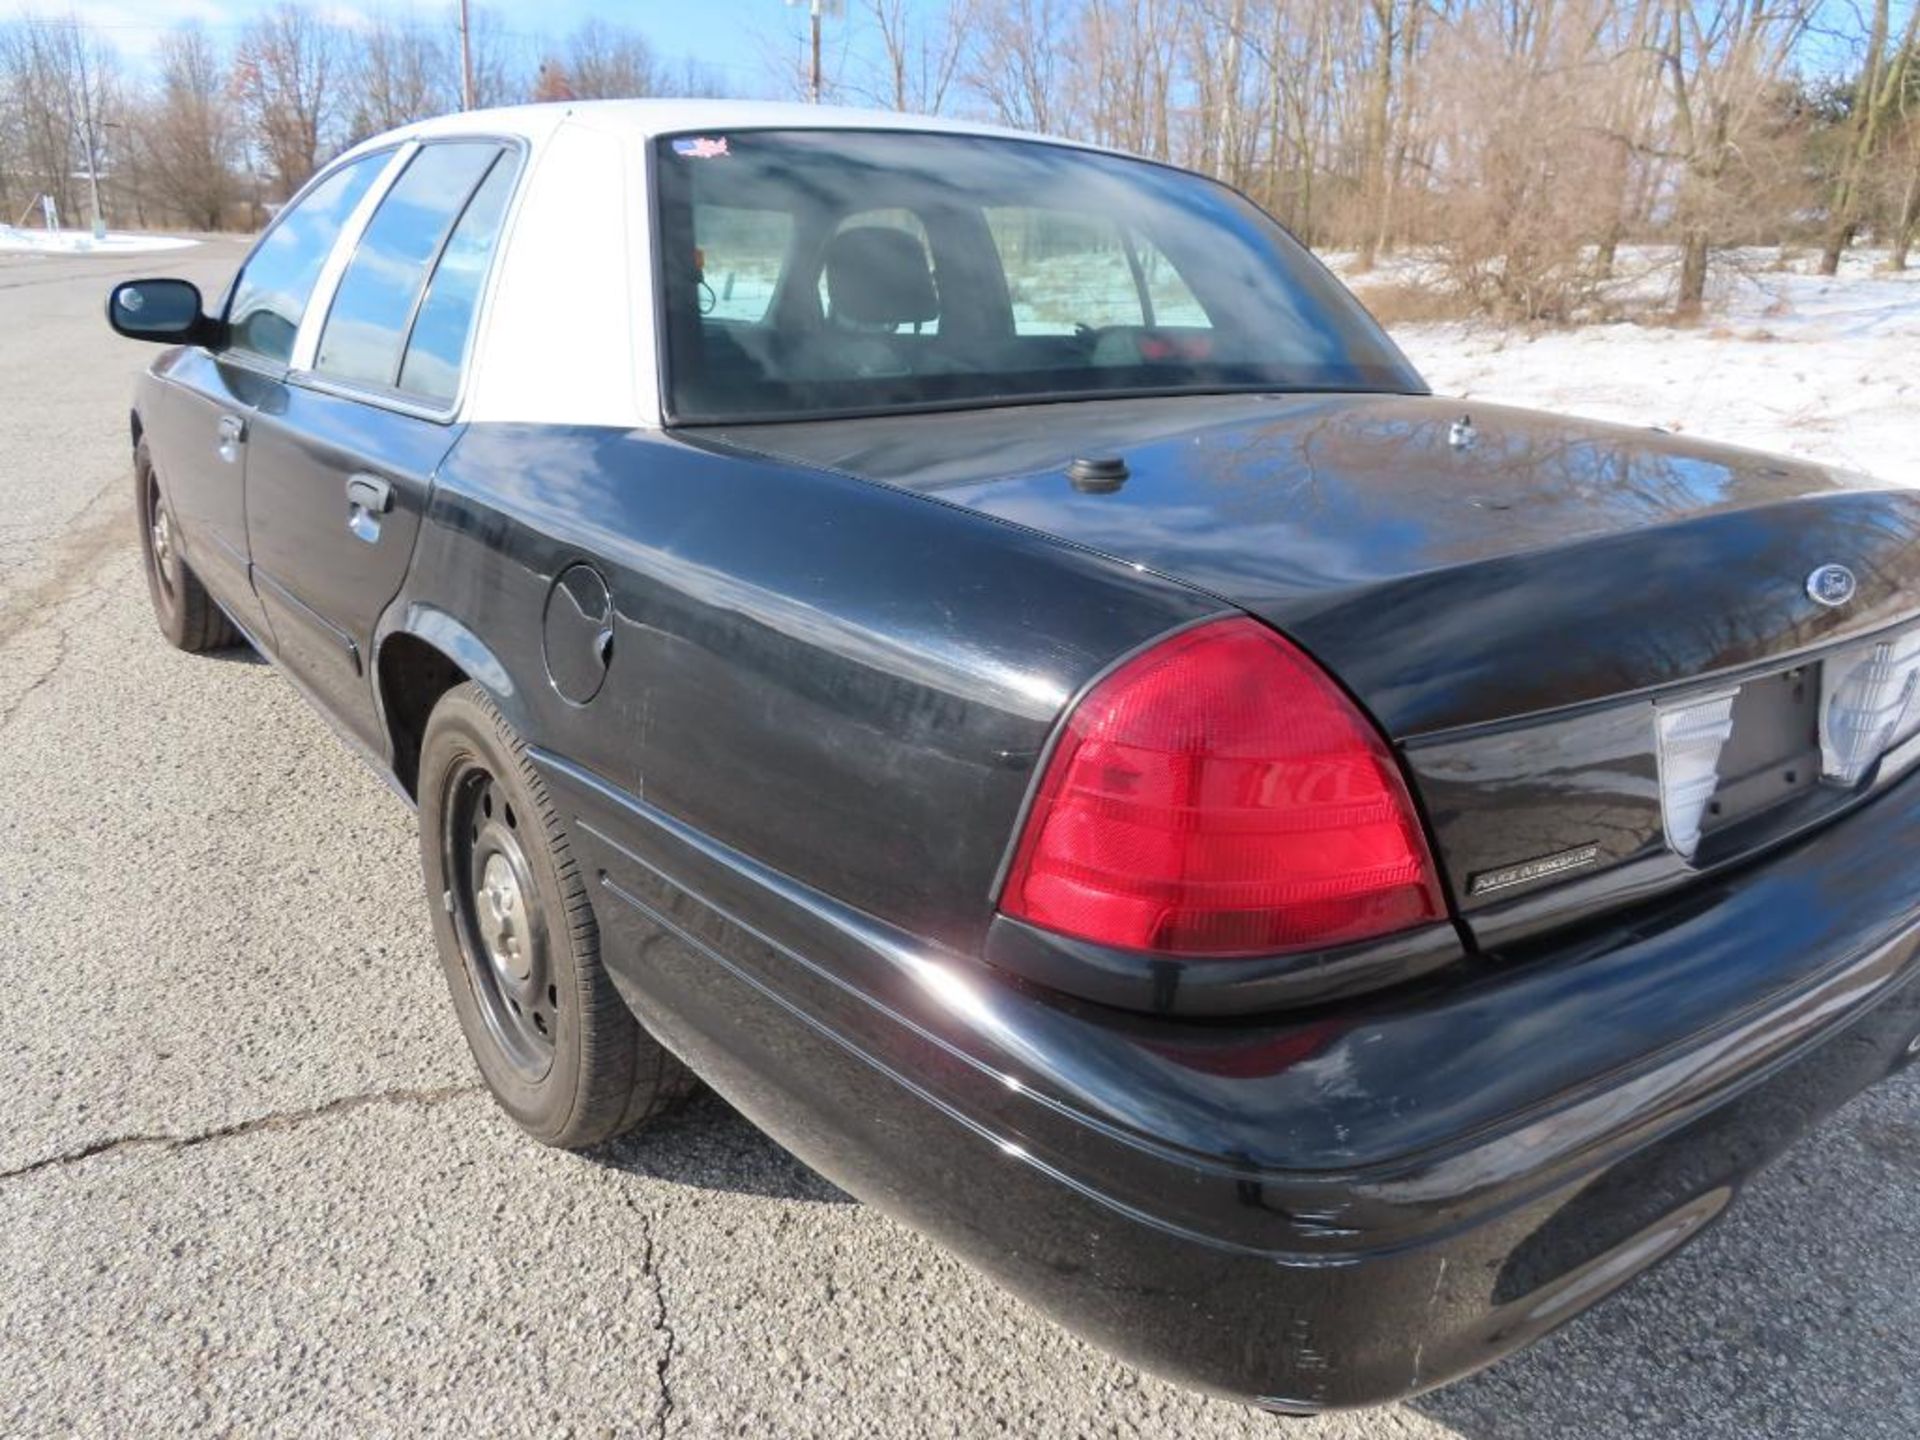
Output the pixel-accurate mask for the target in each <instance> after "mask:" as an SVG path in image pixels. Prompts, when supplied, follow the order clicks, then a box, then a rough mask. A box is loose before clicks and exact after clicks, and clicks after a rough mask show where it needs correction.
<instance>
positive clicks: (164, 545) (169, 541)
mask: <svg viewBox="0 0 1920 1440" xmlns="http://www.w3.org/2000/svg"><path fill="white" fill-rule="evenodd" d="M153 558H154V559H155V560H157V561H158V562H159V563H160V564H161V565H168V564H171V563H172V561H173V526H172V525H171V524H170V523H169V522H168V520H167V512H166V511H164V510H160V511H157V512H156V513H155V514H154V517H153Z"/></svg>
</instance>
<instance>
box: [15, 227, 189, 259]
mask: <svg viewBox="0 0 1920 1440" xmlns="http://www.w3.org/2000/svg"><path fill="white" fill-rule="evenodd" d="M199 243H200V242H199V241H198V240H187V239H183V238H182V237H180V236H177V235H135V234H132V233H130V232H128V231H125V230H109V231H108V232H107V233H106V235H105V236H104V237H102V238H101V239H97V240H96V239H95V238H94V236H93V232H92V231H90V230H34V229H24V228H21V227H19V226H16V225H0V254H10V255H140V254H144V253H146V252H148V251H153V250H185V249H187V248H188V247H189V246H193V245H198V244H199Z"/></svg>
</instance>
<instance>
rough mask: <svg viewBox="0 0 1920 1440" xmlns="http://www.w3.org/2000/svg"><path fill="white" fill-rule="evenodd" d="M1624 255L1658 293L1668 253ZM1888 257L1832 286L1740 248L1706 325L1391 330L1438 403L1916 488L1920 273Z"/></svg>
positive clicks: (1865, 258)
mask: <svg viewBox="0 0 1920 1440" xmlns="http://www.w3.org/2000/svg"><path fill="white" fill-rule="evenodd" d="M1626 258H1627V259H1628V260H1629V263H1632V262H1633V261H1635V260H1637V261H1640V262H1643V263H1642V265H1641V268H1640V269H1639V270H1638V272H1637V273H1636V274H1635V275H1634V276H1633V277H1632V278H1631V279H1630V280H1629V281H1627V282H1625V285H1624V286H1623V288H1627V289H1629V290H1630V292H1631V293H1637V294H1639V295H1641V296H1644V297H1647V298H1657V297H1658V296H1659V295H1660V294H1661V293H1662V291H1663V287H1665V286H1666V284H1667V283H1668V281H1669V279H1670V274H1669V272H1668V271H1667V268H1666V262H1665V260H1664V257H1659V256H1656V255H1650V254H1649V253H1648V252H1641V253H1640V254H1639V255H1638V256H1632V257H1626ZM1883 262H1884V256H1883V255H1880V254H1874V253H1856V254H1852V255H1849V256H1848V257H1847V259H1846V263H1845V264H1844V265H1843V266H1842V268H1841V273H1840V274H1839V275H1838V276H1836V277H1834V278H1832V279H1827V278H1824V277H1822V276H1819V275H1816V274H1814V273H1812V270H1813V264H1812V259H1811V257H1804V258H1801V259H1797V260H1792V261H1789V262H1787V263H1786V264H1785V265H1782V263H1781V261H1780V260H1779V259H1778V258H1777V257H1776V256H1775V255H1774V254H1773V252H1770V251H1769V252H1743V253H1739V254H1736V255H1734V256H1731V257H1729V258H1728V261H1727V263H1725V264H1723V265H1722V266H1721V267H1720V271H1719V274H1718V278H1717V280H1716V284H1715V289H1714V293H1712V294H1711V295H1710V296H1709V301H1710V303H1709V311H1708V314H1707V315H1706V316H1705V317H1704V318H1703V319H1702V320H1701V321H1700V322H1699V323H1698V324H1696V325H1689V326H1674V325H1667V324H1661V323H1657V322H1656V323H1647V324H1639V323H1618V324H1607V325H1588V326H1579V327H1573V328H1569V329H1563V330H1553V329H1550V330H1542V331H1538V332H1535V333H1528V332H1525V331H1522V330H1518V329H1510V328H1506V327H1494V326H1489V325H1485V324H1474V323H1448V324H1409V325H1397V326H1394V327H1393V336H1394V339H1395V340H1397V341H1398V342H1399V343H1400V346H1401V348H1402V349H1404V350H1405V351H1406V352H1407V355H1408V357H1409V358H1410V359H1411V360H1412V361H1413V363H1414V364H1415V365H1416V366H1417V367H1418V368H1419V369H1420V371H1421V373H1422V374H1423V375H1425V376H1426V378H1427V381H1428V383H1429V384H1431V385H1432V386H1433V388H1434V391H1435V392H1436V393H1437V394H1442V395H1459V396H1463V397H1466V398H1467V399H1470V400H1471V399H1482V400H1487V401H1493V402H1498V403H1502V404H1514V405H1526V406H1532V407H1535V408H1538V409H1543V410H1559V411H1564V412H1566V413H1569V414H1575V415H1585V416H1590V417H1592V418H1594V419H1598V420H1615V421H1622V422H1625V423H1628V424H1634V425H1661V426H1665V427H1666V428H1668V429H1670V430H1676V431H1680V432H1683V433H1685V434H1689V435H1698V436H1701V437H1702V438H1706V439H1712V440H1724V441H1730V442H1732V443H1734V444H1739V445H1751V446H1755V447H1757V448H1759V449H1763V450H1776V451H1783V452H1785V453H1787V454H1790V455H1797V456H1801V457H1803V458H1805V459H1809V460H1814V461H1819V462H1821V463H1824V464H1829V465H1835V466H1839V467H1843V468H1846V469H1850V470H1857V471H1861V472H1864V473H1866V474H1868V475H1872V476H1874V477H1876V478H1878V479H1880V480H1883V481H1886V482H1889V483H1894V484H1904V485H1915V486H1920V271H1907V272H1905V273H1901V274H1896V273H1892V272H1888V271H1885V270H1883V269H1880V268H1878V267H1879V266H1880V265H1881V264H1882V263H1883ZM1407 263H1408V265H1409V267H1410V268H1411V267H1412V266H1417V265H1418V262H1417V261H1414V262H1407ZM1336 268H1338V267H1336ZM1370 278H1376V279H1378V278H1391V277H1370Z"/></svg>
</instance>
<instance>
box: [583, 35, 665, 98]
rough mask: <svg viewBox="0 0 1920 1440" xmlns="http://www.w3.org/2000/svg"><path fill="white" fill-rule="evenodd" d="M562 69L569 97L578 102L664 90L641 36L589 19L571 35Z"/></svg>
mask: <svg viewBox="0 0 1920 1440" xmlns="http://www.w3.org/2000/svg"><path fill="white" fill-rule="evenodd" d="M566 68H567V76H568V79H569V80H570V82H571V85H572V90H573V94H574V96H575V97H577V98H579V99H581V100H612V99H624V98H628V97H637V96H645V95H658V94H660V93H661V92H662V90H663V89H664V88H665V86H664V85H663V83H662V81H663V77H662V75H661V71H660V66H659V63H658V62H657V61H656V60H655V58H654V54H653V47H652V46H651V45H649V44H647V42H646V39H645V37H644V36H642V35H641V34H640V33H639V32H638V31H635V30H630V29H628V28H627V27H626V26H624V25H613V24H610V23H608V22H607V21H605V20H598V19H595V20H589V21H587V22H586V23H585V24H584V25H582V26H581V27H580V28H579V29H578V30H576V31H574V32H573V35H572V37H571V38H570V39H569V40H568V42H567V49H566Z"/></svg>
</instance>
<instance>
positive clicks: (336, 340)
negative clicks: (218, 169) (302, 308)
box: [314, 144, 501, 389]
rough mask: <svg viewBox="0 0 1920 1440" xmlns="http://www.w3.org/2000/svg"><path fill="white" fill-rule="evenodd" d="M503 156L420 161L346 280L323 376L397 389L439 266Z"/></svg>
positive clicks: (320, 363)
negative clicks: (469, 204)
mask: <svg viewBox="0 0 1920 1440" xmlns="http://www.w3.org/2000/svg"><path fill="white" fill-rule="evenodd" d="M500 154H501V151H500V147H499V146H497V145H493V144H446V145H428V146H426V147H425V148H423V149H422V150H421V151H420V152H419V153H418V154H416V155H415V156H414V157H413V159H412V160H411V161H410V162H409V163H408V165H407V168H406V171H405V172H404V173H403V174H402V175H401V176H400V178H399V179H398V180H396V181H394V183H393V188H392V189H390V190H389V191H388V192H387V194H386V196H385V197H384V198H383V199H382V200H381V201H380V208H379V209H377V210H375V211H374V212H373V219H372V220H370V221H369V222H368V224H367V228H366V232H365V233H364V234H362V235H361V237H360V243H359V244H358V245H357V246H356V247H355V249H354V252H353V259H352V260H351V261H350V262H349V263H348V265H347V268H346V271H345V273H344V274H342V276H341V277H340V288H339V289H338V290H337V291H335V292H334V297H333V308H332V309H331V310H329V311H328V313H327V326H326V329H325V330H323V331H322V332H321V335H320V353H319V356H318V357H317V358H316V359H315V361H314V369H315V371H317V372H318V373H319V374H322V375H325V376H328V377H329V378H331V379H335V380H345V381H348V382H350V383H353V384H357V385H370V386H374V387H377V388H380V389H392V388H394V387H395V386H396V385H397V383H398V380H399V374H400V360H401V356H402V354H403V352H404V351H405V349H406V344H407V335H408V333H409V332H410V331H411V329H412V327H413V320H414V312H415V310H416V309H417V308H418V307H419V305H420V302H421V299H422V297H423V296H424V295H425V293H426V288H427V277H428V275H429V274H430V273H431V271H432V269H433V264H434V261H435V260H436V259H437V258H438V257H439V255H440V252H441V249H442V247H443V246H445V245H446V243H447V241H448V239H449V237H450V235H451V233H452V231H453V228H454V225H455V223H456V222H457V221H458V220H459V218H460V215H461V213H462V212H463V211H464V210H465V209H466V205H467V201H468V199H469V197H471V196H472V195H473V193H474V191H475V189H476V188H477V187H478V186H479V184H480V181H481V180H482V178H483V177H484V176H485V175H486V174H487V172H488V170H489V168H490V167H491V166H492V165H493V164H494V163H495V161H497V160H498V159H499V158H500Z"/></svg>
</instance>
